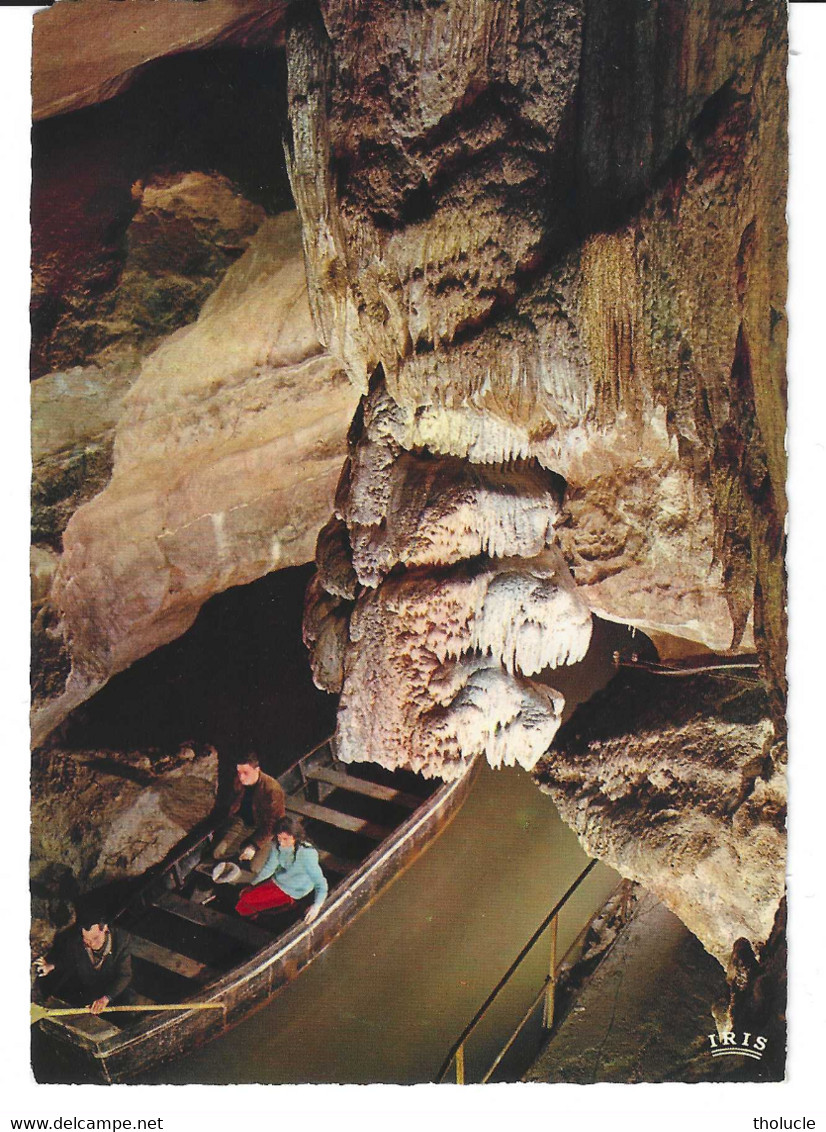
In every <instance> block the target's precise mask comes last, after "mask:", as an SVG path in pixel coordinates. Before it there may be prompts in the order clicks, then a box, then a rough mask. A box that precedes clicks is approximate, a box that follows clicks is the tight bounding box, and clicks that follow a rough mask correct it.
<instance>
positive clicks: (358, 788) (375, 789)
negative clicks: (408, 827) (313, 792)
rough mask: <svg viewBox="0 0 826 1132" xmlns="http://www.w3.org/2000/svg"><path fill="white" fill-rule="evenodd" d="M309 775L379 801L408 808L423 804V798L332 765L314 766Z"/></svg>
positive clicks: (308, 772)
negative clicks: (334, 767) (348, 772)
mask: <svg viewBox="0 0 826 1132" xmlns="http://www.w3.org/2000/svg"><path fill="white" fill-rule="evenodd" d="M307 777H308V778H311V779H314V780H315V781H317V782H326V783H327V784H328V785H329V786H335V787H336V788H337V789H339V790H349V791H350V792H351V793H353V794H364V795H365V796H366V797H367V798H374V799H375V800H376V801H377V802H393V803H394V804H395V805H397V806H404V807H405V808H406V809H408V810H415V809H416V807H417V806H420V805H421V804H422V799H421V798H417V797H415V795H413V794H405V792H404V791H403V790H395V789H394V788H393V787H392V786H381V785H380V784H379V783H378V782H369V781H367V779H364V778H356V777H355V775H351V774H346V773H344V772H343V771H340V770H333V769H332V768H331V767H326V766H320V767H312V768H311V769H310V770H308V771H307Z"/></svg>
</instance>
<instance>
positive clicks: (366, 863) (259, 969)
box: [42, 739, 479, 1076]
mask: <svg viewBox="0 0 826 1132" xmlns="http://www.w3.org/2000/svg"><path fill="white" fill-rule="evenodd" d="M329 742H330V739H325V740H324V742H323V743H320V744H319V745H318V746H317V747H314V748H313V749H312V750H311V751H309V752H308V753H307V754H306V755H303V756H302V757H301V758H300V759H298V760H297V761H296V762H295V763H293V764H292V765H291V766H290V767H288V768H287V770H285V771H283V772H282V775H279V776H277V777H278V779H279V781H281V779H282V777H284V776H286V775H288V774H289V773H290V772H291V771H293V770H296V769H297V767H298V766H299V764H300V763H303V762H305V761H306V760H307V759H308V758H310V757H311V756H313V755H315V754H316V753H317V752H318V751H319V750H320V749H321V748H322V747H324V746H325V745H326V744H327V743H329ZM331 753H332V748H331ZM333 757H334V758H335V756H333ZM337 761H338V760H337ZM478 767H479V759H478V758H477V759H474V760H473V761H472V762H471V763H469V764H467V766H466V768H465V770H464V771H463V773H462V774H460V775H459V776H458V777H457V778H454V779H452V780H449V781H447V782H442V785H441V786H439V787H437V788H436V789H435V790H434V791H433V792H432V793H431V794H430V795H429V796H428V797H426V798H423V799H422V804H421V805H420V806H419V807H418V809H416V810H414V811H413V812H412V813H410V814H409V815H408V816H407V817H406V818H404V819H403V820H402V821H401V822H400V823H399V824H398V825H397V826H396V827H395V829H394V830H393V831H392V832H391V833H390V834H389V835H388V836H387V837H386V838H384V840H383V841H381V842H380V843H379V844H378V845H376V847H375V848H374V849H372V850H371V851H370V853H368V854H367V856H366V857H364V858H363V860H362V861H361V862H360V863H359V865H358V866H357V867H356V868H355V869H354V870H353V872H352V873H350V874H349V875H348V876H345V877H342V879H341V880H340V881H339V883H338V884H337V885H335V887H334V888H333V889H332V892H331V895H332V896H333V899H332V900H330V901H328V902H327V903H326V904H325V905H324V906H323V907H322V910H321V912H320V913H319V915H318V917H317V918H316V919H315V920H314V921H313V922H312V923H311V924H305V923H304V922H303V920H299V921H298V922H297V923H295V924H293V925H291V926H290V927H289V928H288V929H287V930H286V931H285V932H283V933H282V934H281V935H278V936H276V937H274V938H273V940H272V943H271V944H270V945H267V946H265V947H264V948H262V949H260V950H259V951H256V952H254V953H253V954H252V955H251V956H250V957H249V958H248V959H245V960H242V962H241V963H239V964H237V965H236V966H234V967H232V968H231V969H230V970H229V971H227V972H226V973H225V974H224V975H222V976H220V977H219V978H218V979H217V980H215V981H214V982H211V983H208V984H205V986H204V987H203V988H199V990H198V991H196V992H195V993H196V994H197V998H198V1002H199V1003H200V1002H212V1001H215V1000H216V999H219V998H220V997H221V996H222V995H226V994H227V993H228V992H230V991H232V990H233V989H235V988H238V987H242V986H243V984H244V983H245V982H249V981H250V980H252V979H253V978H255V976H256V975H259V974H261V973H263V972H264V971H266V970H267V968H272V967H274V965H275V964H276V963H277V962H279V961H281V960H283V959H284V958H286V956H287V955H288V954H289V952H290V951H291V950H293V949H294V948H295V947H296V946H297V945H298V944H299V943H300V942H301V941H302V940H303V939H304V938H306V937H311V936H312V933H313V931H314V930H315V929H316V928H318V927H320V926H322V925H324V924H325V923H326V924H327V925H328V926H332V925H333V923H334V916H335V915H337V916H338V919H339V921H340V923H339V924H338V925H335V928H334V931H333V934H332V935H331V936H330V938H329V939H327V940H326V942H324V943H323V944H322V945H321V946H320V947H319V948H318V949H317V950H312V953H311V955H310V957H309V959H308V960H307V962H306V963H305V964H304V965H303V966H302V968H301V970H304V968H306V967H307V966H309V964H310V963H311V962H312V961H313V960H314V959H315V958H316V957H317V956H318V955H320V954H321V952H322V951H323V950H324V949H325V948H326V947H327V946H328V945H329V944H330V943H332V942H333V940H334V939H335V938H336V937H337V936H338V935H339V934H340V933H341V931H343V930H344V926H345V925H346V924H347V923H349V922H350V919H355V917H356V916H357V915H358V913H359V912H360V911H362V910H363V908H358V909H356V910H355V911H354V912H353V915H352V917H351V918H350V919H348V918H347V916H346V912H347V906H348V905H350V904H351V903H352V897H353V896H354V894H355V893H356V892H357V891H358V890H359V889H360V888H361V887H362V886H363V885H364V884H365V883H366V881H367V878H368V875H369V874H371V873H372V872H373V870H374V869H375V868H376V867H377V866H379V865H381V864H387V863H389V862H390V860H391V859H392V858H393V857H394V856H396V854H397V853H399V851H400V850H401V849H402V848H403V847H404V846H405V845H406V843H407V842H408V841H409V840H410V838H411V837H413V836H414V835H415V834H416V833H418V832H419V829H420V827H421V826H422V825H423V824H424V823H425V822H427V821H428V819H430V818H431V817H432V816H433V814H434V813H435V812H437V811H438V810H439V809H441V808H442V807H444V806H445V805H446V803H448V802H449V801H451V800H452V799H453V796H454V795H455V794H456V793H457V791H458V790H459V789H460V788H462V787H464V788H465V792H466V791H467V790H469V789H470V785H471V783H472V781H473V778H474V777H475V772H476V771H477V770H478ZM173 864H174V861H173V862H170V863H169V864H168V866H167V867H166V868H165V869H164V870H163V872H162V873H161V874H160V875H164V874H165V873H167V872H168V871H171V869H172V867H173ZM365 907H366V905H365ZM299 973H300V972H299ZM291 981H292V980H287V981H286V982H285V983H283V984H282V985H281V986H279V987H277V988H275V989H271V990H270V992H269V993H268V994H266V995H265V996H263V997H262V998H261V1000H260V1002H256V999H255V998H251V999H249V1000H245V1001H242V1006H243V1005H247V1004H248V1005H249V1009H247V1010H243V1012H242V1014H241V1017H239V1018H238V1019H235V1020H234V1021H233V1023H232V1025H235V1024H236V1023H237V1022H241V1021H243V1020H244V1019H245V1018H247V1017H248V1016H249V1014H251V1013H252V1012H253V1010H254V1009H255V1008H256V1006H259V1005H263V1004H264V1003H266V1002H269V1001H271V1000H272V999H273V998H274V997H275V996H276V995H277V994H278V993H279V991H280V990H282V989H283V988H284V987H285V986H287V985H289V982H291ZM151 1009H152V1008H151V1006H148V1007H147V1012H149V1011H151ZM228 1009H231V1007H228ZM197 1015H198V1011H197V1010H193V1009H188V1008H187V1009H182V1010H181V1012H180V1013H174V1014H173V1013H166V1012H164V1013H163V1014H161V1015H160V1016H158V1015H156V1016H155V1017H154V1018H150V1019H147V1020H146V1021H145V1022H142V1023H139V1024H138V1025H137V1026H135V1027H131V1028H130V1029H129V1031H120V1032H119V1033H118V1034H113V1035H110V1036H107V1037H103V1038H101V1040H100V1041H96V1040H95V1039H94V1038H92V1037H87V1036H86V1035H82V1036H81V1035H78V1034H76V1033H74V1034H70V1033H69V1031H68V1030H67V1029H66V1027H65V1026H63V1025H62V1024H61V1023H60V1021H59V1020H58V1019H49V1018H44V1019H42V1022H44V1023H47V1024H48V1032H49V1033H50V1035H51V1036H52V1037H54V1038H55V1039H56V1040H58V1041H59V1042H60V1043H61V1044H63V1045H67V1046H70V1047H71V1048H73V1049H75V1050H77V1051H79V1052H80V1053H81V1054H83V1055H86V1056H91V1057H93V1058H94V1059H96V1060H98V1061H100V1062H101V1064H102V1065H103V1066H104V1068H105V1061H106V1059H107V1058H109V1057H111V1056H113V1055H114V1054H117V1053H120V1052H121V1051H124V1050H127V1049H128V1048H129V1046H130V1045H135V1044H139V1043H145V1042H147V1041H148V1040H152V1039H154V1038H155V1037H156V1036H158V1037H159V1036H161V1035H162V1034H163V1033H165V1032H167V1031H169V1030H170V1029H173V1028H176V1027H178V1026H180V1025H181V1024H182V1023H185V1022H189V1021H191V1020H193V1019H194V1018H195V1017H197ZM224 1017H225V1016H224ZM227 1028H229V1027H228V1026H227V1024H226V1021H225V1022H224V1024H223V1026H222V1027H221V1029H222V1030H225V1029H227ZM213 1036H215V1035H213ZM107 1076H108V1073H107Z"/></svg>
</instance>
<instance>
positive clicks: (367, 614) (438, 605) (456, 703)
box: [307, 550, 591, 778]
mask: <svg viewBox="0 0 826 1132" xmlns="http://www.w3.org/2000/svg"><path fill="white" fill-rule="evenodd" d="M323 597H324V594H323V591H321V594H320V598H319V597H316V598H315V601H318V600H323ZM337 614H339V611H338V607H336V606H334V607H333V608H332V609H324V610H323V612H322V616H321V617H320V618H319V621H320V622H321V623H322V625H323V627H324V629H325V631H326V632H331V631H332V627H328V626H329V625H330V620H331V619H334V618H335V617H336V615H337ZM339 615H340V614H339ZM307 617H308V619H309V620H312V619H313V618H316V617H318V614H317V613H316V612H315V608H314V602H312V601H311V602H310V604H309V605H308V612H307ZM333 624H335V621H334V620H333ZM308 636H309V634H308ZM590 639H591V615H590V612H589V610H588V607H587V606H586V605H585V603H584V602H583V601H582V599H581V598H580V597H579V595H578V594H577V591H576V587H575V586H574V584H573V582H572V580H571V577H570V574H569V573H568V570H567V568H566V566H565V563H564V561H563V560H562V557H561V556H560V554H559V552H558V551H555V550H548V551H545V552H544V553H543V554H542V555H540V556H537V557H535V558H533V559H520V558H500V559H485V558H477V559H474V560H473V561H470V562H465V563H463V564H461V566H458V567H454V568H450V569H447V570H444V571H432V570H408V571H407V572H405V573H404V574H401V575H397V576H394V577H392V578H389V579H387V580H386V581H385V582H384V583H383V584H382V585H381V586H380V587H379V588H378V589H377V590H375V591H370V590H366V591H364V592H363V593H362V594H361V595H360V596H359V597H358V599H357V601H356V604H355V608H354V609H353V611H352V615H351V616H350V620H349V629H348V641H347V646H346V651H345V652H344V654H343V659H342V665H343V680H342V684H341V701H340V706H339V717H338V731H337V735H338V751H339V757H340V758H342V759H343V760H344V761H345V762H351V761H362V760H367V761H373V762H378V763H381V764H382V765H384V766H388V767H391V768H392V767H396V766H409V767H410V768H411V769H413V770H418V771H421V772H422V773H423V774H425V775H428V776H430V775H433V774H438V775H441V776H442V777H443V778H452V777H454V776H455V775H457V774H459V773H460V772H461V770H462V769H463V767H464V766H465V765H466V764H467V763H468V762H469V761H470V760H471V759H472V758H473V757H474V756H476V755H478V754H482V753H485V754H486V755H487V758H488V761H489V762H490V763H491V764H492V765H494V766H501V765H511V766H512V765H514V764H515V763H519V764H520V765H522V766H524V767H526V768H527V769H530V768H531V767H532V766H533V765H534V763H535V762H536V760H537V759H538V758H539V756H540V755H541V754H542V752H543V751H544V750H546V749H547V747H548V744H549V743H550V742H551V739H552V738H553V736H554V734H555V732H556V729H557V727H558V726H559V722H560V718H561V715H562V708H563V706H564V698H563V697H562V695H561V694H560V693H559V692H556V691H554V690H553V689H552V688H546V687H543V686H542V685H540V684H537V683H536V682H534V681H531V680H530V679H528V677H530V676H532V675H536V674H537V673H539V672H542V671H543V670H544V669H547V668H557V667H559V666H560V665H563V664H573V663H575V662H576V661H578V660H581V659H582V657H583V656H584V655H585V653H586V651H587V648H588V644H589V642H590ZM316 640H318V641H320V642H322V647H321V655H322V656H325V657H326V656H328V655H330V654H332V655H333V656H335V655H337V654H336V652H335V649H334V648H333V649H330V647H329V645H327V642H326V641H323V634H322V632H320V631H317V636H316ZM325 645H326V646H327V647H326V648H325ZM316 649H318V645H316ZM319 663H320V662H319ZM327 664H328V666H329V661H328V662H327ZM318 675H320V674H317V677H316V678H317V680H318Z"/></svg>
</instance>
